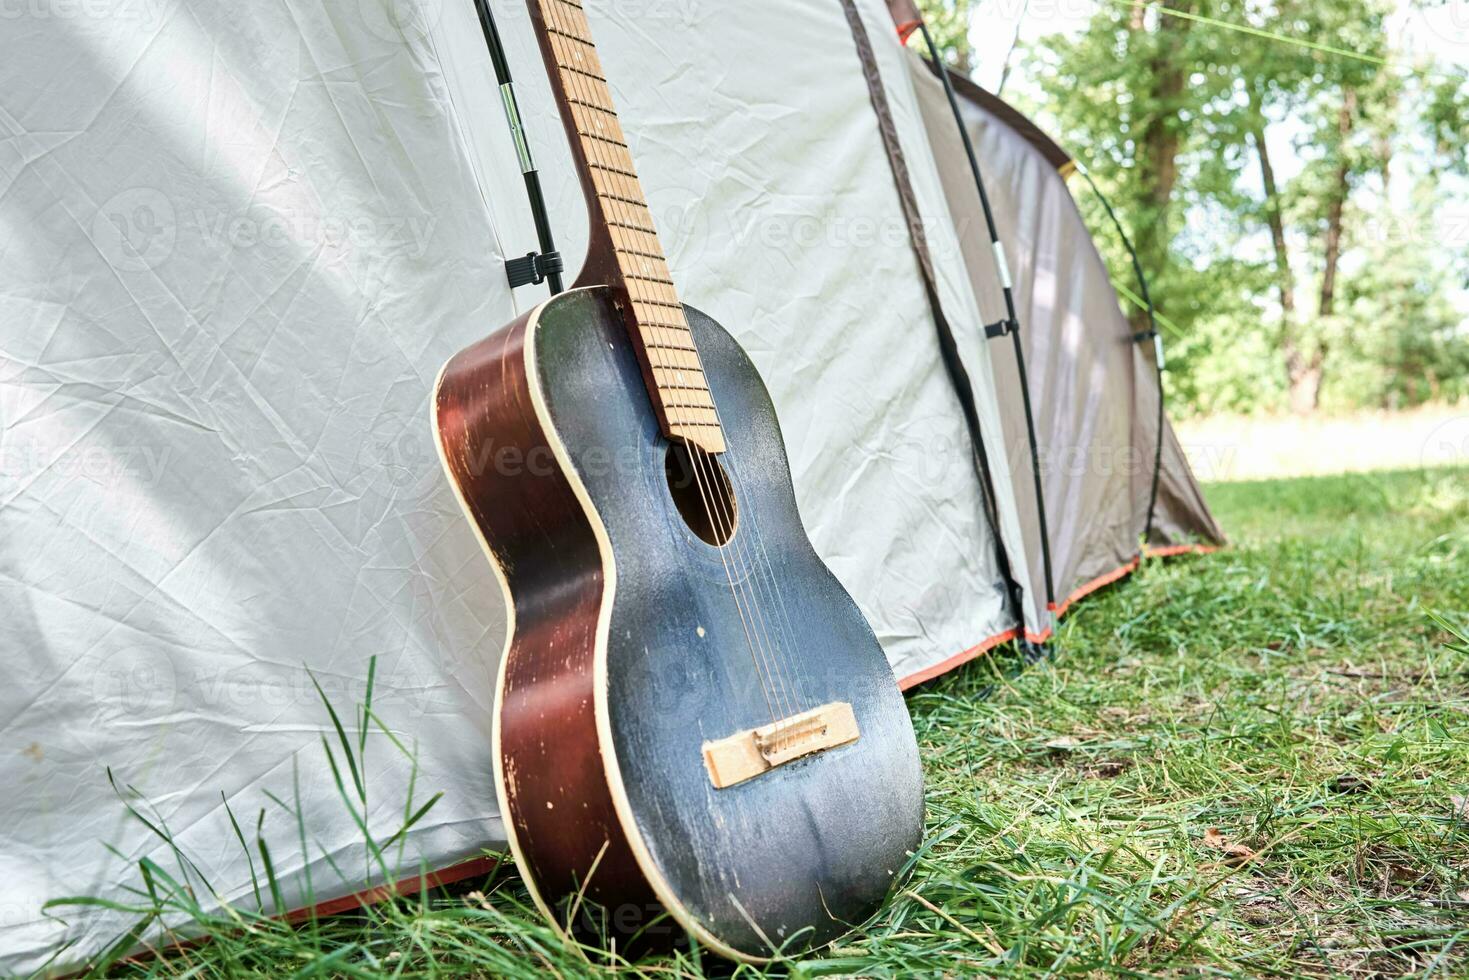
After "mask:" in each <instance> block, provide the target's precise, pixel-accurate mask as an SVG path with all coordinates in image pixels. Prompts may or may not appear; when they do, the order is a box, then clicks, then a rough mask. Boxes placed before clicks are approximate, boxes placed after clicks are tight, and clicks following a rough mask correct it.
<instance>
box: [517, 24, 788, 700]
mask: <svg viewBox="0 0 1469 980" xmlns="http://www.w3.org/2000/svg"><path fill="white" fill-rule="evenodd" d="M552 2H556V0H552ZM563 2H567V5H568V6H571V7H572V8H573V9H576V10H577V11H578V13H579V14H581V16H582V18H583V20H584V17H585V14H584V12H583V11H581V9H580V7H579V6H578V5H576V4H574V3H570V2H569V0H563ZM543 10H544V8H543ZM557 26H558V28H559V27H562V26H569V27H571V28H572V30H571V31H568V32H565V33H567V34H568V35H570V36H571V37H575V38H576V39H577V40H581V41H583V42H584V43H587V44H588V45H589V46H591V47H592V48H593V50H595V44H594V43H593V42H592V41H591V40H590V33H591V32H590V25H588V26H587V29H586V32H585V36H583V35H581V34H579V33H578V32H576V30H575V25H574V24H572V25H566V24H565V22H564V21H563V22H562V23H559V24H558V25H557ZM566 76H570V77H569V78H568V77H566ZM578 77H579V73H577V72H575V71H574V70H567V69H566V68H564V67H563V80H564V81H565V82H566V83H568V88H572V87H573V86H574V85H575V82H576V80H577V78H578ZM592 87H593V86H592V81H591V79H590V78H588V79H586V80H585V81H584V82H582V89H581V91H578V92H577V93H576V94H578V95H588V94H590V95H592V96H593V97H592V98H589V99H585V100H584V101H585V102H586V103H587V106H586V107H585V108H590V109H592V110H593V111H597V109H598V108H599V101H600V100H598V99H597V98H595V96H596V94H597V93H595V91H593V92H588V91H587V89H589V88H592ZM607 96H608V98H607V100H606V101H607V102H608V103H611V101H612V100H611V92H610V90H609V91H608V92H607ZM609 115H612V116H613V118H616V113H615V111H612V112H609ZM593 142H594V145H595V144H596V143H597V142H598V141H596V140H595V139H594V141H593ZM617 142H618V143H619V145H622V146H623V147H624V148H625V144H622V143H621V142H620V141H617ZM583 146H584V148H585V147H586V142H585V140H584V141H583ZM603 162H604V163H605V157H604V158H603ZM603 169H604V170H608V169H610V170H611V171H613V172H619V173H620V172H621V171H622V168H621V167H616V166H614V167H612V168H606V167H604V168H603ZM594 183H595V182H594ZM639 190H640V188H639ZM598 198H599V200H601V202H602V203H603V205H604V206H607V207H610V208H612V209H613V211H614V212H616V211H617V209H618V208H619V207H621V208H622V211H623V215H622V216H625V217H628V218H635V217H636V215H633V214H632V213H631V212H630V207H631V205H630V203H628V202H623V201H621V200H620V198H619V197H618V196H616V195H614V196H613V197H610V198H609V197H605V196H603V195H602V194H601V193H600V192H599V193H598ZM644 208H645V209H646V205H644ZM649 217H650V219H651V214H650V215H649ZM627 223H628V224H631V225H634V226H638V227H640V225H639V223H637V222H635V221H629V222H627ZM654 237H655V238H656V232H655V233H654ZM680 312H681V311H680ZM653 329H655V330H657V329H669V330H674V331H675V332H676V330H677V329H678V328H676V327H664V326H662V325H654V326H653ZM689 337H690V339H692V331H689ZM692 353H693V354H694V357H695V359H696V362H697V363H698V365H699V371H700V374H701V375H702V374H703V365H702V359H701V358H700V355H699V353H698V351H697V348H696V349H695V350H694V351H693V352H692ZM649 360H650V363H651V360H652V359H651V357H650V358H649ZM660 366H661V365H660ZM665 369H668V368H667V367H665ZM671 369H672V370H674V371H677V372H679V373H680V375H681V372H682V371H683V370H685V369H684V368H683V367H682V366H680V365H673V366H672V367H671ZM704 390H705V391H706V392H707V391H708V388H707V383H706V386H705V389H704ZM710 403H711V408H712V410H713V412H714V415H715V419H716V422H717V423H718V425H719V427H720V429H721V430H723V418H722V416H721V415H720V413H719V410H718V407H717V405H715V404H714V399H713V396H712V394H711V395H710ZM665 412H667V408H666V407H665ZM680 414H681V413H680ZM676 421H677V422H679V423H684V424H687V423H688V422H690V421H692V420H691V419H689V418H688V417H686V416H685V417H680V418H677V419H676ZM688 427H690V428H693V427H697V426H688ZM687 448H688V447H686V449H687ZM689 459H690V462H691V463H692V464H693V465H694V472H693V475H694V478H695V480H696V483H697V485H698V487H699V491H700V497H701V501H702V503H703V506H704V508H705V514H706V518H708V519H709V521H710V524H711V525H713V526H715V530H716V531H717V532H718V535H719V537H720V538H721V539H722V540H725V541H726V545H722V546H719V547H720V550H721V551H722V552H723V550H724V548H725V547H727V545H728V542H730V541H734V542H735V548H734V552H733V556H734V557H733V561H734V564H735V567H736V569H737V570H738V571H739V572H740V574H739V576H738V580H739V582H740V583H741V584H742V585H743V584H745V583H747V582H752V583H753V585H746V588H745V591H746V595H747V598H746V602H745V603H744V604H741V603H740V601H739V595H738V590H737V589H735V588H733V587H732V588H731V596H732V598H733V599H734V600H735V603H736V606H737V608H739V610H740V613H741V621H742V627H743V628H745V629H746V630H747V636H746V642H747V645H750V640H751V638H750V636H749V634H748V630H749V629H750V625H751V624H750V623H749V622H747V621H746V619H745V612H746V610H745V608H744V606H749V607H750V608H749V616H750V619H751V620H754V624H753V625H754V631H755V634H756V638H755V645H757V646H759V647H761V649H762V652H764V653H765V654H766V656H765V658H764V660H765V670H766V672H768V673H771V674H773V680H774V683H775V684H776V687H777V699H778V700H779V701H781V702H782V705H783V707H782V710H783V711H785V712H786V713H787V714H786V715H785V717H789V716H790V715H792V714H795V710H794V707H793V705H794V704H795V703H797V702H796V700H795V695H794V693H793V692H792V690H791V687H792V685H791V683H790V681H789V679H788V678H787V677H786V676H785V670H784V666H783V662H784V660H785V659H786V657H785V656H784V651H783V650H781V649H780V647H781V643H780V634H781V633H782V632H785V633H786V635H787V639H790V640H792V645H793V646H794V642H793V634H794V629H793V627H792V625H791V619H790V613H789V610H788V609H787V608H786V605H785V600H784V595H783V593H782V592H781V590H780V586H779V577H778V576H777V575H776V574H775V570H774V566H773V564H772V562H771V561H770V557H769V552H768V550H767V549H766V547H765V541H764V534H763V533H762V532H761V531H760V529H759V526H758V524H759V522H758V520H756V519H755V518H754V517H753V515H750V516H748V517H747V522H748V524H749V527H750V530H751V533H752V534H753V535H754V538H755V549H752V551H751V552H749V553H747V552H746V550H745V548H744V544H743V540H742V537H741V536H740V535H738V534H736V533H735V532H736V520H737V517H738V513H737V510H736V507H735V504H734V503H733V501H731V500H730V499H729V494H730V492H731V489H732V486H731V485H728V484H726V483H725V481H722V480H719V479H717V478H716V476H715V473H714V471H715V469H716V468H717V466H718V464H717V463H716V462H715V461H714V460H713V457H712V455H711V454H707V453H705V452H704V451H703V450H702V449H701V448H699V447H697V446H695V447H694V448H692V449H690V450H689ZM730 463H731V471H732V473H733V476H734V483H735V484H738V485H740V487H741V489H740V490H739V494H740V495H741V496H743V494H744V490H743V484H744V480H743V478H742V477H741V476H740V475H739V472H738V467H737V466H735V465H734V460H733V458H731V459H730ZM701 464H702V465H701ZM706 483H707V486H706ZM711 498H712V499H714V500H715V501H717V502H718V507H717V509H718V511H719V519H718V520H716V519H715V518H714V516H713V513H712V512H711V509H710V504H709V500H710V499H711ZM721 561H724V555H723V554H721ZM762 564H763V566H764V568H763V570H764V572H765V576H764V579H763V580H762V578H761V576H760V572H761V570H762V568H761V566H762ZM742 566H743V567H742ZM726 578H727V579H730V580H731V585H732V586H733V583H734V581H735V579H734V578H733V577H732V576H731V575H730V573H729V571H728V563H726ZM762 591H763V592H764V593H765V594H766V597H767V599H769V598H770V597H771V596H772V595H773V596H774V598H775V600H776V603H777V604H778V606H779V611H780V618H779V619H777V620H776V628H775V630H774V633H775V637H774V638H772V637H771V632H772V631H771V628H770V625H769V623H768V622H767V621H766V616H765V614H764V608H763V607H762V606H761V603H760V596H759V593H760V592H762ZM771 648H773V649H771ZM753 652H754V651H753V650H752V653H753ZM756 669H757V675H758V674H759V673H760V672H761V671H760V665H759V663H758V662H757V663H756ZM793 670H794V665H793ZM763 681H764V679H763V678H762V687H763ZM768 700H769V698H768V692H767V703H768Z"/></svg>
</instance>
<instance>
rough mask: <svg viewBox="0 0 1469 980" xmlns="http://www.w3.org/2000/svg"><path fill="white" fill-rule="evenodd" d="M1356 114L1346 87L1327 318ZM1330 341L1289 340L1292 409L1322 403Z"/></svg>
mask: <svg viewBox="0 0 1469 980" xmlns="http://www.w3.org/2000/svg"><path fill="white" fill-rule="evenodd" d="M1356 114H1357V93H1356V92H1355V91H1353V90H1352V89H1347V90H1346V92H1345V93H1343V95H1342V106H1341V112H1340V113H1339V115H1338V116H1337V135H1338V137H1339V143H1338V144H1337V155H1338V157H1339V160H1338V163H1337V167H1336V174H1335V177H1334V180H1333V183H1332V192H1331V201H1330V203H1329V204H1328V205H1327V211H1326V255H1325V265H1324V267H1323V268H1322V271H1321V301H1320V304H1319V305H1318V307H1317V317H1318V319H1320V320H1321V321H1322V325H1323V326H1325V321H1326V320H1328V319H1330V317H1331V316H1332V315H1333V314H1334V313H1335V312H1336V275H1337V269H1338V267H1339V266H1340V265H1341V239H1342V221H1343V217H1344V215H1345V214H1346V207H1347V197H1348V195H1349V194H1350V193H1351V177H1352V166H1351V160H1350V158H1349V156H1348V146H1347V143H1348V141H1349V140H1350V139H1351V136H1352V127H1353V125H1354V123H1355V120H1356ZM1329 350H1330V346H1329V344H1328V343H1327V342H1326V340H1324V339H1322V340H1320V341H1319V342H1318V343H1316V344H1315V345H1314V347H1313V349H1312V350H1311V351H1310V352H1309V353H1307V352H1305V351H1303V350H1301V349H1300V345H1298V344H1296V343H1291V342H1290V341H1289V339H1288V342H1287V344H1286V347H1285V363H1286V370H1287V372H1288V373H1289V375H1290V407H1291V411H1293V412H1296V413H1297V414H1301V415H1308V414H1310V413H1312V412H1314V411H1316V409H1317V408H1318V407H1320V405H1321V382H1322V381H1323V380H1324V378H1325V376H1326V355H1327V352H1328V351H1329Z"/></svg>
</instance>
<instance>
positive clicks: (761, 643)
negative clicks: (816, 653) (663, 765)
mask: <svg viewBox="0 0 1469 980" xmlns="http://www.w3.org/2000/svg"><path fill="white" fill-rule="evenodd" d="M551 2H552V3H555V2H556V0H551ZM576 9H578V11H579V8H576ZM542 11H543V13H547V14H550V11H548V10H547V9H546V7H545V6H544V5H543V6H542ZM579 12H580V11H579ZM583 18H584V14H583ZM549 19H550V20H551V22H552V23H553V25H554V26H555V27H556V28H557V29H558V30H560V29H562V28H567V27H569V28H571V30H569V31H564V33H565V34H567V35H569V36H571V37H576V38H577V39H578V40H581V39H582V37H581V35H580V34H579V33H578V32H577V31H576V29H575V28H576V25H575V24H568V23H566V21H565V19H564V18H559V17H555V16H554V15H551V16H550V17H549ZM585 36H586V37H587V38H589V37H590V26H589V25H588V27H587V30H586V35H585ZM585 43H587V44H589V45H591V46H592V47H593V49H594V50H595V46H594V45H592V43H591V42H590V40H587V41H586V42H585ZM553 50H554V45H553ZM558 60H559V59H558ZM558 67H559V68H560V72H559V73H560V74H561V76H562V77H561V80H562V83H563V85H564V86H565V87H566V89H567V91H568V94H573V95H575V96H577V97H579V98H582V101H583V102H585V103H586V104H587V105H586V108H591V107H593V106H598V105H599V104H600V103H601V102H602V101H603V100H601V99H598V98H597V96H598V95H599V94H600V93H598V92H596V91H595V87H594V86H593V84H592V79H591V78H590V77H584V76H582V75H580V73H578V72H576V71H575V70H572V69H571V68H570V67H569V66H560V65H558ZM578 83H579V84H580V87H579V88H578ZM606 95H607V98H606V100H605V101H606V102H607V103H609V104H610V103H611V102H612V99H611V92H610V89H609V90H608V91H607V93H606ZM586 96H590V98H586ZM593 111H596V110H595V109H594V110H593ZM573 115H574V113H573ZM609 115H612V116H613V118H616V114H615V112H609ZM581 135H583V137H584V138H583V139H582V140H581V142H582V146H583V149H584V151H586V150H590V155H591V156H593V157H597V156H600V160H599V161H598V162H599V163H600V164H601V167H602V169H603V170H604V172H607V173H613V172H617V173H620V172H622V170H623V168H622V167H619V166H616V162H615V161H609V160H608V159H607V158H606V156H605V153H607V152H610V151H602V153H601V154H599V153H598V150H597V149H596V147H597V145H598V141H597V140H596V139H595V138H592V139H590V143H591V146H589V145H588V142H589V140H588V138H585V137H586V134H581ZM624 146H625V144H624ZM609 163H610V164H612V165H611V166H608V164H609ZM593 184H594V190H595V181H593ZM597 197H598V199H599V201H600V202H601V203H602V205H603V207H605V208H609V209H610V210H611V211H612V212H613V214H614V216H615V217H618V218H623V219H628V220H626V221H625V223H626V224H628V225H630V226H633V227H638V228H641V225H642V223H641V222H638V221H636V220H633V219H636V218H637V217H638V216H637V215H635V214H633V213H632V211H631V205H630V204H629V203H627V202H623V201H621V200H620V199H619V198H618V197H617V196H612V197H608V196H605V195H603V194H602V193H601V192H598V193H597ZM650 217H651V215H650ZM654 234H655V237H656V233H654ZM614 245H615V243H614ZM634 312H635V311H634ZM634 320H635V322H636V316H635V317H634ZM653 329H654V330H657V329H664V328H663V327H661V326H653ZM668 329H673V328H668ZM690 337H692V334H691V333H690ZM693 353H694V356H695V359H696V361H698V356H699V355H698V352H697V350H695V351H694V352H693ZM649 361H650V363H651V361H652V358H651V357H650V358H649ZM698 363H699V372H700V374H701V375H702V374H703V365H702V362H701V361H698ZM660 367H663V368H664V369H671V370H673V371H675V372H677V376H679V377H680V383H682V372H683V371H684V370H687V369H685V368H683V367H682V366H680V365H676V364H675V365H671V366H665V365H660ZM706 388H707V386H706ZM710 402H711V404H712V403H713V397H712V395H711V397H710ZM666 411H667V408H666V407H665V412H666ZM675 414H676V416H679V417H677V418H676V422H677V423H678V424H682V425H684V426H685V427H687V428H694V427H695V426H692V425H689V424H688V423H690V422H692V421H694V420H693V419H692V418H690V417H688V416H684V415H683V413H681V412H678V411H677V410H675ZM715 416H716V419H717V418H718V412H717V409H716V410H715ZM686 448H687V447H686ZM688 455H689V460H690V463H691V464H692V467H691V469H692V474H691V475H692V476H693V477H694V480H695V483H696V485H697V487H698V490H699V495H700V500H701V503H702V505H703V507H704V510H705V516H706V519H707V520H708V521H709V523H710V525H711V527H715V529H716V530H717V531H718V533H719V535H720V537H721V538H723V537H724V536H725V534H726V533H727V532H726V530H724V529H722V527H721V525H720V522H719V521H717V520H716V519H715V517H714V514H713V508H712V507H711V504H710V500H711V498H712V499H716V500H717V499H720V494H716V493H715V490H714V487H715V485H716V482H717V481H715V480H714V478H713V476H712V473H709V474H706V473H704V472H701V470H702V469H703V468H702V467H700V466H699V462H700V457H701V456H702V455H703V454H702V452H701V450H699V449H697V448H694V449H691V450H689V451H688ZM711 469H712V467H711ZM706 476H707V477H708V479H707V485H706ZM721 489H722V490H723V489H724V488H721ZM724 493H725V494H727V490H724ZM719 551H720V560H721V564H722V565H723V566H724V569H725V578H726V580H727V582H728V584H729V585H730V594H731V598H732V599H733V601H734V602H735V606H736V609H737V611H738V612H739V614H740V619H741V628H742V630H744V632H745V638H746V645H747V646H748V647H750V652H751V655H752V660H753V661H754V664H755V669H756V675H757V678H759V680H760V683H761V688H762V694H763V696H764V698H765V701H766V707H767V710H768V711H769V712H770V714H771V720H772V722H775V721H777V720H778V719H777V718H776V717H775V707H774V704H773V703H772V702H771V700H770V698H771V692H770V686H769V684H768V683H767V679H768V678H770V677H771V673H772V666H774V667H775V668H776V669H778V667H779V657H778V651H773V650H770V649H769V648H770V647H771V646H772V641H771V640H770V638H769V627H768V625H765V624H764V623H763V620H764V616H763V610H760V609H759V600H758V596H756V595H755V594H754V593H753V591H752V590H750V589H749V588H748V587H746V588H745V591H746V593H747V598H746V601H745V602H743V603H742V602H741V601H740V586H741V585H744V583H745V582H747V581H748V579H749V578H750V577H751V571H750V569H749V567H748V561H747V559H746V556H744V555H743V554H742V552H741V551H737V552H735V553H734V554H733V560H734V562H735V566H736V569H737V570H739V571H740V574H739V575H738V576H736V575H735V574H734V573H733V572H732V571H731V569H730V560H729V559H728V558H727V556H726V552H725V549H724V548H723V547H720V548H719ZM741 564H745V565H746V568H744V569H741V568H740V567H739V566H740V565H741ZM737 582H738V583H739V584H737ZM746 606H749V607H751V608H750V611H749V613H748V615H747V610H746ZM757 611H758V612H759V613H761V615H760V616H759V621H758V622H755V620H756V616H755V613H756V612H757ZM762 627H763V628H762ZM752 634H753V635H752ZM757 648H759V652H758V653H757ZM762 661H764V666H763V668H762V663H761V662H762ZM772 679H773V678H772ZM782 679H783V678H782ZM775 683H776V685H777V688H776V695H775V696H776V699H777V700H778V701H780V702H781V703H782V709H781V710H782V711H783V712H789V710H790V704H789V693H788V692H787V691H785V690H784V688H785V686H786V685H784V684H781V683H780V682H779V680H776V681H775Z"/></svg>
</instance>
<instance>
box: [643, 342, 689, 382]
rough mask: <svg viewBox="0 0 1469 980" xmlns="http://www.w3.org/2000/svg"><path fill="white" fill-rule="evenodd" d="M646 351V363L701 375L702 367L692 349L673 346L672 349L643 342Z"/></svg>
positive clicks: (655, 366)
mask: <svg viewBox="0 0 1469 980" xmlns="http://www.w3.org/2000/svg"><path fill="white" fill-rule="evenodd" d="M643 346H644V348H645V349H646V350H647V352H648V363H649V364H650V366H652V367H654V368H664V369H667V370H673V371H691V372H695V373H697V374H698V375H699V376H700V377H703V371H704V369H703V368H702V367H700V366H699V357H698V355H697V354H696V353H695V352H694V351H689V350H684V349H683V348H681V347H680V348H674V349H672V350H670V349H668V348H666V347H661V346H658V345H656V344H649V343H646V342H645V343H644V345H643Z"/></svg>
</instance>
